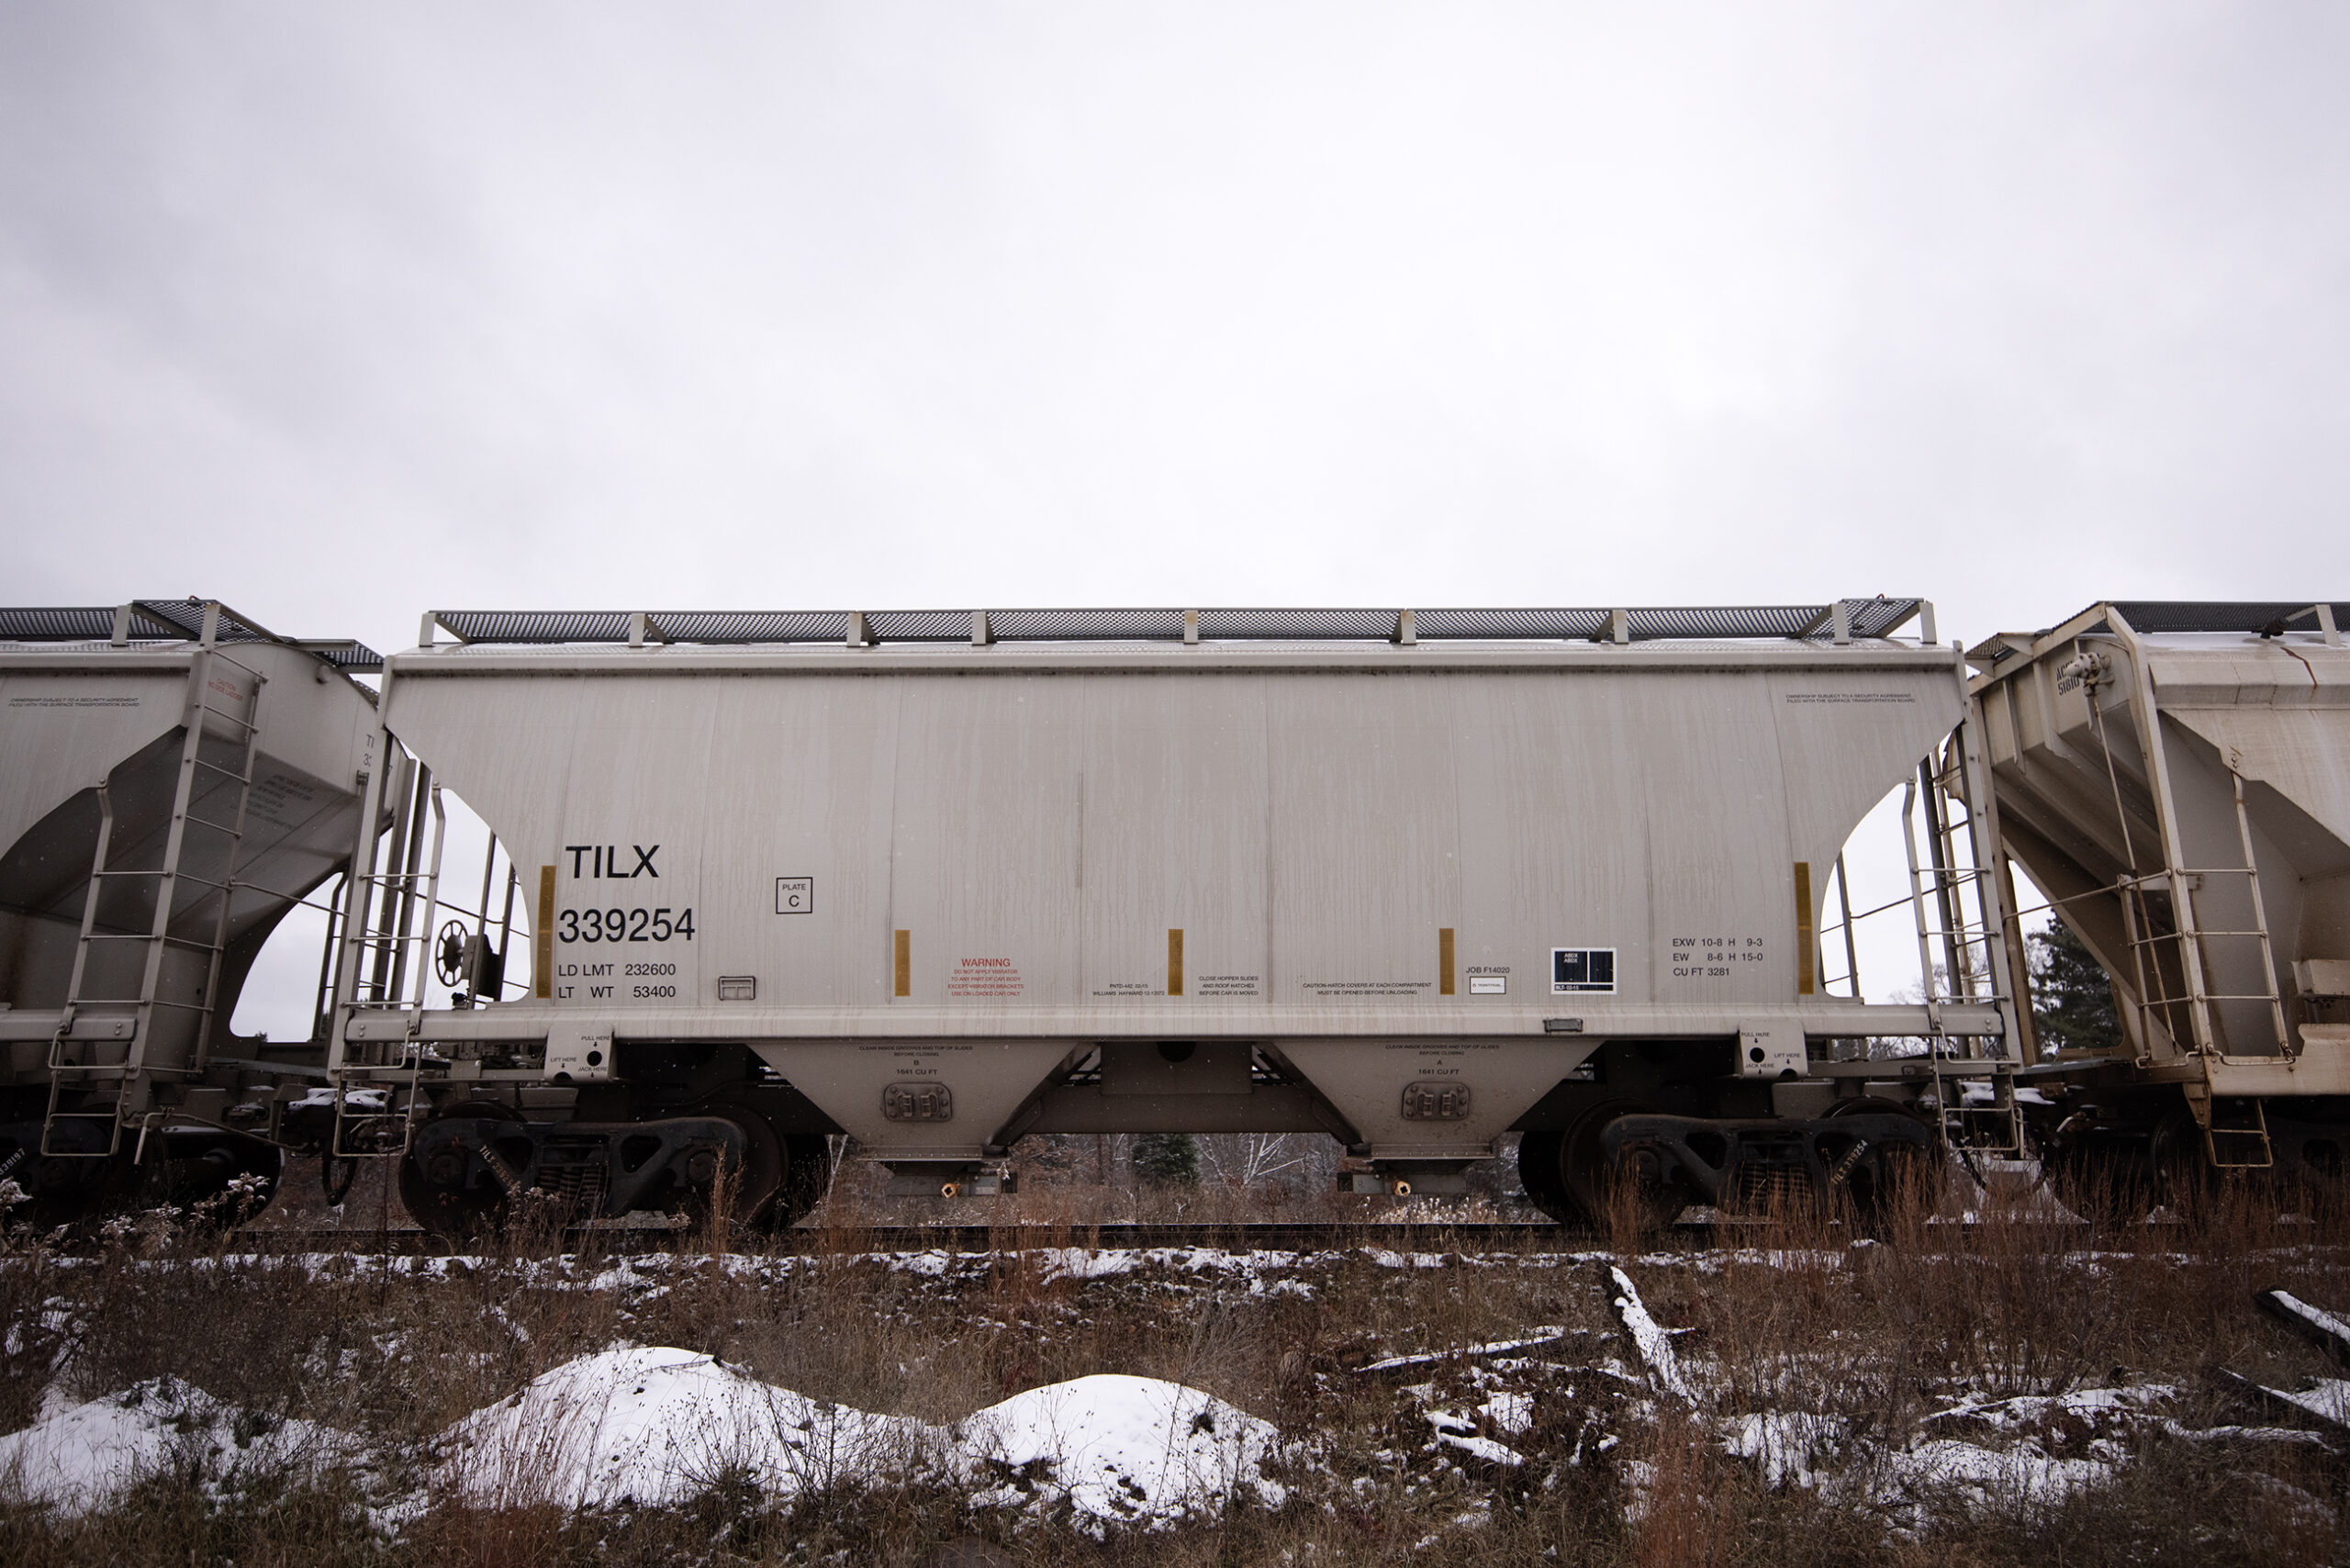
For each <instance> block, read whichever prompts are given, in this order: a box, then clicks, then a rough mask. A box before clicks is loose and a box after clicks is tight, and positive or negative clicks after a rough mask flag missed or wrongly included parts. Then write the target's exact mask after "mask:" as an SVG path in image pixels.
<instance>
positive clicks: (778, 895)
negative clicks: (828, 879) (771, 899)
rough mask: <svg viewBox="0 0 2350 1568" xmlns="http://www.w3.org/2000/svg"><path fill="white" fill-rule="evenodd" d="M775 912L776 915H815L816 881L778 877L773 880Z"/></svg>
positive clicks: (805, 878) (803, 878)
mask: <svg viewBox="0 0 2350 1568" xmlns="http://www.w3.org/2000/svg"><path fill="white" fill-rule="evenodd" d="M775 912H776V913H778V914H813V913H816V879H815V878H813V877H778V878H777V879H775Z"/></svg>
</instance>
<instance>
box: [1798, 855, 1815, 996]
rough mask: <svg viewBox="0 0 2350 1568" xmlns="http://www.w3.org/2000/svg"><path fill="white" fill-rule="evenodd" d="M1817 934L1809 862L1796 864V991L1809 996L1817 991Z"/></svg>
mask: <svg viewBox="0 0 2350 1568" xmlns="http://www.w3.org/2000/svg"><path fill="white" fill-rule="evenodd" d="M1818 975H1819V933H1818V931H1816V930H1814V929H1813V928H1812V919H1811V862H1810V861H1808V860H1798V861H1796V991H1797V992H1798V993H1799V994H1801V995H1804V996H1809V995H1810V994H1811V993H1812V992H1813V991H1816V990H1818Z"/></svg>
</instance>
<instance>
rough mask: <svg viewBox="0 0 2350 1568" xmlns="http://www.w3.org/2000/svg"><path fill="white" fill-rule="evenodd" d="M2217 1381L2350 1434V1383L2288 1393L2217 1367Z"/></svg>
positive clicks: (2273, 1405) (2268, 1403)
mask: <svg viewBox="0 0 2350 1568" xmlns="http://www.w3.org/2000/svg"><path fill="white" fill-rule="evenodd" d="M2217 1370H2218V1372H2219V1374H2220V1378H2221V1382H2223V1383H2227V1384H2228V1385H2229V1386H2230V1387H2232V1388H2234V1389H2235V1390H2236V1391H2237V1392H2239V1393H2241V1394H2249V1395H2251V1396H2252V1398H2253V1399H2254V1400H2255V1402H2257V1403H2259V1404H2261V1405H2264V1406H2267V1407H2268V1408H2270V1409H2280V1410H2290V1411H2293V1412H2296V1413H2298V1414H2300V1415H2303V1416H2307V1417H2311V1418H2312V1419H2314V1420H2316V1421H2319V1422H2321V1423H2322V1424H2323V1425H2325V1426H2326V1427H2328V1428H2332V1429H2333V1430H2334V1431H2336V1432H2340V1433H2342V1434H2344V1436H2350V1401H2345V1399H2344V1394H2350V1383H2326V1384H2324V1385H2323V1386H2322V1387H2320V1388H2316V1389H2312V1390H2311V1391H2310V1392H2309V1393H2307V1394H2288V1393H2286V1392H2285V1391H2284V1390H2283V1389H2281V1388H2270V1387H2269V1386H2267V1385H2266V1383H2255V1382H2253V1381H2252V1379H2250V1378H2248V1377H2246V1376H2244V1374H2243V1373H2242V1372H2230V1371H2229V1370H2228V1369H2227V1368H2225V1367H2221V1368H2219V1369H2217Z"/></svg>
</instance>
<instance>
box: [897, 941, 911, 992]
mask: <svg viewBox="0 0 2350 1568" xmlns="http://www.w3.org/2000/svg"><path fill="white" fill-rule="evenodd" d="M913 993H914V934H913V933H912V932H911V931H901V932H899V933H898V994H899V995H900V996H912V994H913Z"/></svg>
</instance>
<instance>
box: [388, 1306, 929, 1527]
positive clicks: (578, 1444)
mask: <svg viewBox="0 0 2350 1568" xmlns="http://www.w3.org/2000/svg"><path fill="white" fill-rule="evenodd" d="M942 1436H943V1434H941V1433H939V1432H937V1431H936V1430H935V1429H934V1428H930V1427H927V1426H924V1425H923V1423H921V1422H918V1421H911V1420H907V1419H905V1418H903V1417H895V1416H876V1415H871V1414H868V1413H867V1412H866V1411H862V1410H855V1409H851V1408H849V1407H848V1406H842V1405H827V1404H824V1403H822V1402H821V1401H818V1400H813V1399H810V1398H808V1397H807V1396H805V1395H804V1394H795V1393H793V1392H792V1391H791V1390H789V1389H788V1388H778V1387H775V1386H774V1385H772V1384H769V1383H760V1382H759V1381H757V1380H756V1379H755V1378H752V1377H749V1376H746V1375H745V1374H744V1373H742V1372H736V1371H735V1370H734V1369H733V1368H732V1367H729V1366H727V1365H725V1364H724V1363H723V1362H721V1361H715V1360H713V1359H711V1357H709V1356H705V1355H699V1354H697V1353H696V1352H694V1351H691V1350H670V1349H667V1348H666V1347H662V1346H629V1347H622V1348H620V1349H616V1350H604V1351H601V1352H599V1353H598V1354H596V1355H592V1356H583V1357H581V1358H580V1359H579V1360H577V1361H566V1362H565V1363H564V1364H563V1365H562V1366H559V1367H557V1368H555V1369H554V1371H553V1372H547V1373H545V1374H544V1375H543V1376H541V1377H539V1378H537V1379H536V1380H534V1381H533V1382H532V1383H531V1385H530V1386H529V1387H527V1388H525V1389H523V1390H522V1391H521V1392H520V1393H519V1394H514V1395H512V1396H511V1397H510V1398H507V1399H502V1400H500V1401H499V1402H498V1403H497V1404H496V1405H493V1406H489V1407H488V1408H487V1409H485V1410H477V1411H476V1412H474V1414H472V1415H471V1416H468V1417H464V1419H463V1420H460V1421H458V1422H457V1423H456V1424H455V1425H453V1426H452V1427H450V1428H448V1429H447V1430H446V1431H445V1432H443V1433H442V1437H441V1439H440V1440H439V1442H438V1443H436V1445H435V1446H436V1448H442V1449H445V1450H446V1452H447V1457H446V1458H444V1459H443V1460H442V1463H441V1467H440V1471H439V1479H440V1481H441V1483H442V1484H443V1485H444V1486H446V1487H448V1488H449V1489H450V1490H452V1491H453V1492H455V1493H456V1494H458V1495H462V1496H465V1497H467V1498H470V1499H472V1500H475V1501H477V1502H481V1503H486V1504H490V1505H495V1506H512V1505H517V1504H524V1503H541V1502H551V1503H557V1504H561V1505H563V1506H566V1507H584V1506H594V1505H598V1504H609V1503H618V1502H621V1501H622V1500H624V1499H628V1500H633V1501H635V1502H638V1503H642V1504H648V1505H660V1504H666V1503H675V1502H681V1501H683V1500H685V1499H687V1498H689V1497H691V1496H693V1495H696V1494H697V1493H699V1492H701V1491H703V1490H706V1489H707V1488H708V1487H709V1486H710V1485H711V1484H712V1483H713V1482H715V1481H716V1480H718V1479H719V1477H720V1476H722V1475H725V1474H734V1475H739V1476H743V1477H745V1478H747V1479H750V1480H754V1481H755V1482H756V1483H757V1484H758V1486H759V1488H760V1490H761V1491H762V1492H764V1493H765V1494H766V1495H768V1496H770V1497H775V1498H789V1497H791V1496H793V1495H797V1494H798V1493H799V1492H800V1490H801V1489H803V1488H805V1487H822V1486H827V1485H831V1484H834V1483H836V1482H839V1481H842V1480H846V1479H851V1478H857V1479H864V1478H873V1477H878V1476H879V1475H881V1474H884V1473H889V1472H890V1471H892V1470H898V1469H903V1468H907V1467H910V1466H912V1465H913V1464H915V1463H917V1462H920V1461H921V1460H922V1459H923V1458H924V1457H925V1456H927V1455H929V1454H931V1453H932V1452H934V1451H935V1450H938V1449H939V1448H940V1447H941V1446H942V1444H941V1441H940V1439H941V1438H942Z"/></svg>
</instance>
